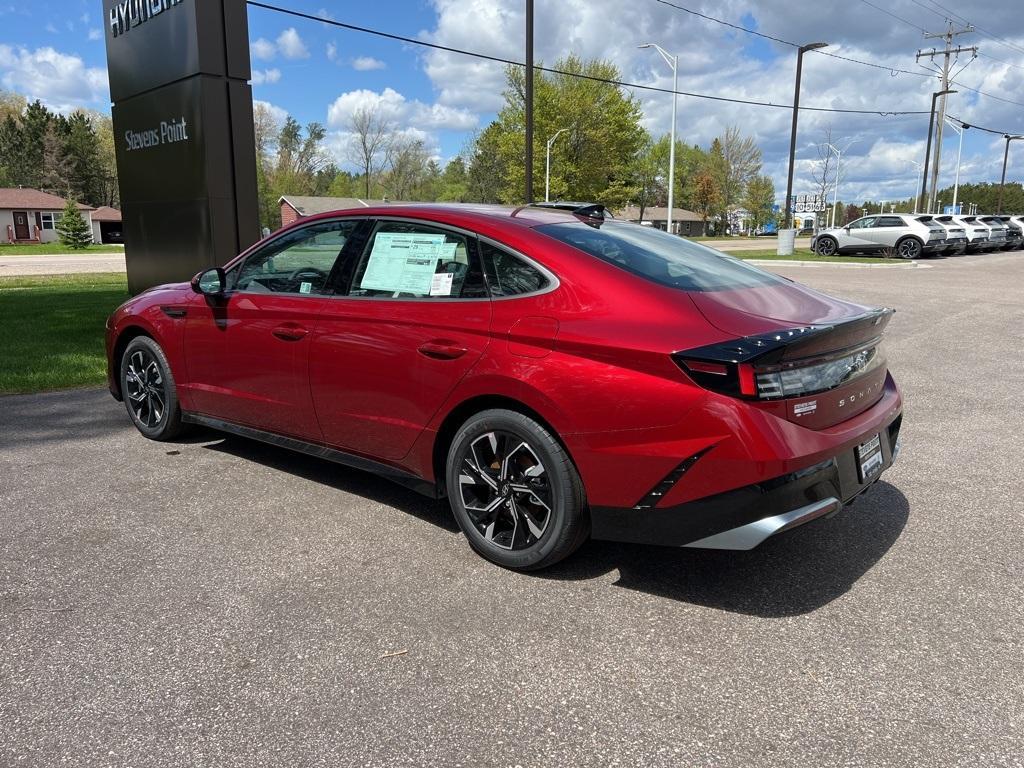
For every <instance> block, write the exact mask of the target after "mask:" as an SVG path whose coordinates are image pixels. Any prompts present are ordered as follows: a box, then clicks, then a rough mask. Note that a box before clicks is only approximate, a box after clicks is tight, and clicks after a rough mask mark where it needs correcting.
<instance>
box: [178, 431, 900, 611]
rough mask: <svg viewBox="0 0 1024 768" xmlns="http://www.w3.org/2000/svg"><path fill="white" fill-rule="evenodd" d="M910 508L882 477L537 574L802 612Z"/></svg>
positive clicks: (222, 438) (287, 459)
mask: <svg viewBox="0 0 1024 768" xmlns="http://www.w3.org/2000/svg"><path fill="white" fill-rule="evenodd" d="M195 438H196V442H202V441H203V438H205V439H206V440H210V441H213V442H210V443H209V444H207V445H205V446H204V447H205V448H207V449H209V450H213V451H220V452H223V453H228V454H231V455H232V456H237V457H238V458H240V459H243V460H246V461H256V462H259V463H260V464H263V465H264V466H267V467H271V468H273V469H276V470H279V471H281V472H286V473H288V474H291V475H295V476H298V477H302V478H305V479H307V480H309V481H311V482H315V483H321V484H324V485H327V486H330V487H332V488H336V489H338V490H340V491H344V492H345V493H351V494H354V495H357V496H361V497H363V498H365V499H372V500H373V501H376V502H378V503H380V504H386V505H388V506H390V507H393V508H394V509H397V510H400V511H402V512H404V513H406V514H410V515H413V516H414V517H416V518H418V519H420V520H423V521H425V522H429V523H432V524H434V525H436V526H438V527H439V528H441V529H443V530H445V531H448V532H451V533H458V532H459V528H458V525H457V524H456V523H455V520H454V518H453V517H452V514H451V512H450V511H449V509H448V504H447V502H446V501H443V500H442V501H435V500H432V499H428V498H426V497H425V496H422V495H420V494H418V493H416V492H415V491H412V490H409V489H407V488H404V487H402V486H399V485H397V484H395V483H393V482H391V481H389V480H385V479H384V478H381V477H378V476H377V475H374V474H371V473H369V472H363V471H361V470H357V469H350V468H348V467H344V466H341V465H338V464H334V463H332V462H329V461H326V460H323V459H316V458H312V457H309V456H306V455H304V454H300V453H294V452H292V451H289V450H286V449H284V448H278V447H276V446H272V445H267V444H265V443H260V442H257V441H254V440H248V439H246V438H242V437H235V436H229V435H224V434H222V433H218V432H212V431H207V430H203V431H202V432H201V433H197V434H196V435H195ZM909 515H910V505H909V503H908V502H907V499H906V497H905V496H904V495H903V494H902V493H901V492H900V490H899V489H897V488H896V487H895V486H892V485H890V484H889V483H886V482H882V481H880V482H878V483H876V484H875V485H874V486H873V487H872V488H871V489H870V490H868V491H867V492H866V493H865V494H863V495H862V496H861V497H859V498H858V499H857V500H856V502H855V503H854V504H852V505H851V506H848V507H846V508H845V509H843V510H842V511H841V512H840V513H839V514H838V515H835V516H834V517H831V518H829V519H821V520H816V521H814V522H812V523H809V524H807V525H804V526H801V527H800V528H797V529H795V530H793V531H789V532H787V533H785V534H783V535H781V536H778V537H775V538H770V539H768V540H767V541H766V542H764V543H763V544H761V545H760V546H759V547H757V548H756V549H753V550H751V551H749V552H727V551H715V550H702V549H686V548H683V547H658V546H646V545H640V544H618V543H614V542H606V541H590V542H587V543H586V544H584V545H583V547H581V548H580V550H579V551H577V552H576V553H575V554H574V555H572V556H570V557H569V558H568V559H566V560H564V561H563V562H561V563H558V564H556V565H554V566H552V567H551V568H548V569H546V570H543V571H537V572H534V573H531V574H529V575H530V576H531V577H534V578H538V579H555V580H569V581H584V580H590V579H596V578H599V577H601V576H603V575H605V574H607V573H610V572H612V571H618V572H619V578H618V580H617V581H616V582H615V586H618V587H625V588H627V589H635V590H638V591H640V592H646V593H648V594H650V595H655V596H658V597H663V598H668V599H671V600H678V601H681V602H686V603H692V604H694V605H704V606H707V607H709V608H719V609H721V610H724V611H730V612H734V613H743V614H748V615H752V616H761V617H765V618H781V617H786V616H795V615H799V614H804V613H809V612H811V611H814V610H816V609H818V608H820V607H822V606H824V605H827V604H828V603H830V602H831V601H833V600H835V599H836V598H838V597H840V596H842V595H843V594H845V593H846V592H848V591H849V590H850V589H851V588H852V587H853V585H854V584H855V583H856V582H857V580H858V579H860V578H861V577H862V576H863V575H864V574H865V573H867V572H868V571H869V570H870V569H871V568H872V567H873V566H874V565H875V563H877V562H878V561H879V560H880V559H881V558H882V557H883V556H884V555H885V553H886V552H888V551H889V549H890V548H891V547H892V546H893V544H894V543H895V542H896V540H897V539H898V538H899V536H900V533H901V532H902V531H903V528H904V526H905V525H906V523H907V520H908V518H909ZM467 546H468V545H467ZM495 567H497V566H495Z"/></svg>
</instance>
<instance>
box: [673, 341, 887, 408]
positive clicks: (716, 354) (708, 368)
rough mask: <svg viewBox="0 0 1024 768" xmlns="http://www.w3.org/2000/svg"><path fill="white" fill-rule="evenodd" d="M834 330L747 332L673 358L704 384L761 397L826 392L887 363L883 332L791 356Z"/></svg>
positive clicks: (738, 395) (722, 391) (731, 392)
mask: <svg viewBox="0 0 1024 768" xmlns="http://www.w3.org/2000/svg"><path fill="white" fill-rule="evenodd" d="M828 330H830V329H824V328H821V327H814V326H812V327H809V328H799V329H793V330H789V331H783V332H780V333H777V334H770V335H765V336H759V337H747V338H744V339H736V340H734V341H729V342H725V343H723V344H716V345H711V346H707V347H701V348H700V349H695V350H689V351H686V352H679V353H677V354H675V355H673V358H674V359H675V361H676V363H678V365H679V366H680V367H681V368H682V369H683V370H684V371H685V372H686V373H687V374H688V375H689V376H690V378H692V379H693V380H694V381H695V382H696V383H697V384H699V385H700V386H702V387H704V388H706V389H710V390H712V391H714V392H720V393H721V394H725V395H730V396H733V397H744V398H751V399H757V400H778V399H783V398H789V397H800V396H803V395H810V394H814V393H816V392H824V391H826V390H829V389H834V388H835V387H838V386H840V385H841V384H843V383H845V382H847V381H850V380H851V379H854V378H856V377H858V376H861V375H863V374H864V373H866V372H868V371H869V370H873V369H875V368H876V367H877V366H878V365H884V359H883V358H882V357H881V355H880V354H879V351H878V342H879V338H878V337H875V338H872V339H871V340H870V341H869V342H867V343H862V344H860V345H858V346H856V347H852V348H851V347H848V348H847V349H844V350H839V351H836V352H827V353H818V354H813V355H809V356H807V357H798V358H796V359H787V348H791V349H792V348H793V347H794V346H798V345H799V344H800V343H802V342H803V343H806V341H808V340H809V339H810V337H812V336H815V335H818V334H821V333H823V332H827V331H828Z"/></svg>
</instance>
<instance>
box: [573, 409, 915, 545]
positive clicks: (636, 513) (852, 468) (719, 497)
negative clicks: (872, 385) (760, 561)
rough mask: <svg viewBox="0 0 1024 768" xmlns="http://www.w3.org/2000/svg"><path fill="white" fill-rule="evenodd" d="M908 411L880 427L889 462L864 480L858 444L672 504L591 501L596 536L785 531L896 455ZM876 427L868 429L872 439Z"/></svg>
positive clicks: (714, 539)
mask: <svg viewBox="0 0 1024 768" xmlns="http://www.w3.org/2000/svg"><path fill="white" fill-rule="evenodd" d="M901 421H902V414H901V413H897V414H896V415H895V416H894V417H893V418H892V419H891V420H890V421H889V422H888V423H886V424H884V425H883V426H882V427H881V429H880V430H879V432H878V434H879V436H880V443H881V451H882V459H883V463H882V469H881V471H880V472H879V473H878V474H876V475H874V476H873V477H871V478H870V479H868V480H867V481H866V482H862V481H861V479H860V476H859V469H858V460H857V456H856V449H855V448H847V449H845V450H843V451H841V452H840V453H837V454H836V455H835V456H832V457H831V458H828V459H826V460H824V461H820V462H818V463H817V464H814V465H813V466H810V467H806V468H804V469H801V470H798V471H796V472H791V473H789V474H787V475H783V476H781V477H775V478H772V479H770V480H766V481H764V482H760V483H756V484H754V485H748V486H744V487H742V488H736V489H734V490H731V491H727V492H725V493H720V494H716V495H714V496H709V497H706V498H703V499H697V500H696V501H690V502H686V503H683V504H678V505H675V506H670V507H653V508H646V509H643V508H626V509H623V508H611V507H593V508H591V529H592V530H591V535H592V536H593V538H595V539H604V540H610V541H621V542H632V543H640V544H662V545H667V546H688V547H704V548H711V549H752V548H753V547H756V546H757V545H758V544H760V543H761V542H762V541H764V540H765V539H767V538H768V537H769V536H773V535H775V534H777V533H781V532H782V531H786V530H790V529H792V528H795V527H797V526H799V525H802V524H804V523H806V522H810V521H811V520H814V519H816V518H818V517H823V516H828V515H832V514H835V513H836V512H838V511H839V510H840V509H842V507H843V505H845V504H847V503H849V502H850V501H852V500H853V499H854V498H855V497H857V496H858V495H859V494H861V493H863V492H864V491H865V490H867V489H868V488H869V487H870V486H871V485H872V484H873V483H875V482H876V481H877V480H878V478H879V477H880V476H881V474H882V473H884V472H885V470H887V469H888V468H889V467H890V466H891V465H892V462H893V459H894V458H895V456H894V453H895V452H898V450H897V447H896V446H897V440H898V438H899V430H900V424H901ZM871 436H872V435H865V440H867V439H869V438H870V437H871Z"/></svg>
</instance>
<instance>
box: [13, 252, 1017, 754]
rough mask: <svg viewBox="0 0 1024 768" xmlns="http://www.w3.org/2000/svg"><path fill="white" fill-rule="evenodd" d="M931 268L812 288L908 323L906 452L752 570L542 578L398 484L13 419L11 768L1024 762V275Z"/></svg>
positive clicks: (36, 409) (616, 567) (38, 414)
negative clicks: (482, 551)
mask: <svg viewBox="0 0 1024 768" xmlns="http://www.w3.org/2000/svg"><path fill="white" fill-rule="evenodd" d="M927 264H928V267H927V268H916V269H896V270H887V269H838V268H834V267H823V266H822V267H815V268H784V269H780V270H779V271H780V272H782V273H784V274H786V275H787V276H790V277H793V278H794V279H797V280H800V281H803V282H806V283H809V284H811V285H813V286H815V287H817V288H821V289H824V290H826V291H829V292H832V293H835V294H838V295H842V296H844V297H849V298H853V299H857V300H861V301H863V302H866V303H875V304H886V305H891V306H895V307H896V308H897V309H898V312H897V314H896V316H895V318H894V319H893V321H892V323H891V324H890V326H889V329H890V330H889V341H888V344H887V351H888V355H889V359H890V367H891V369H892V370H893V372H894V375H895V376H896V377H897V379H898V381H899V382H900V384H901V385H902V386H903V388H904V396H905V400H906V411H905V414H906V415H905V418H904V427H903V454H902V455H901V457H900V459H899V461H898V463H897V464H896V465H895V466H894V467H893V468H892V470H891V471H889V472H888V473H887V474H886V475H885V476H884V478H883V480H882V481H881V482H879V483H878V484H877V485H876V486H875V488H874V489H872V491H871V492H870V493H869V494H868V495H867V496H866V497H864V498H862V499H860V500H859V501H858V502H857V503H856V504H855V505H854V506H852V507H850V508H848V509H846V510H844V512H843V513H842V514H840V515H839V516H837V517H835V518H832V519H830V520H825V521H818V522H816V523H814V524H811V525H809V526H807V527H805V528H801V529H798V530H796V531H793V532H791V533H789V534H786V535H785V536H783V537H780V538H778V539H774V540H769V541H768V542H767V543H766V544H765V545H763V546H762V547H761V548H759V549H757V550H754V551H752V552H749V553H728V552H700V551H695V550H674V549H661V548H653V547H640V546H623V545H613V544H605V543H590V544H588V545H586V546H585V547H584V548H583V549H582V550H581V551H580V552H579V553H578V554H577V555H576V556H575V557H574V558H573V559H571V560H570V561H567V562H566V563H564V564H562V565H560V566H557V567H556V568H554V569H552V570H549V571H546V572H543V573H541V574H537V575H520V574H517V573H512V572H508V571H503V570H501V569H499V568H497V567H495V566H492V565H489V564H487V563H485V562H484V561H483V560H482V559H480V558H479V557H477V556H476V555H475V554H473V553H472V552H471V551H470V549H469V548H468V547H467V546H466V545H465V544H464V542H463V540H462V538H461V536H460V535H459V534H458V533H457V531H456V529H455V526H454V523H453V521H452V520H451V518H450V517H449V515H448V514H447V511H446V509H445V508H444V507H443V506H441V505H440V504H438V503H435V502H430V501H426V500H424V499H422V498H421V497H419V496H417V495H415V494H413V493H411V492H408V491H405V490H403V489H401V488H399V487H397V486H392V485H391V484H389V483H387V482H386V481H383V480H379V479H376V478H374V477H372V476H369V475H365V474H361V473H359V472H356V471H353V470H347V469H344V468H341V467H337V466H334V465H331V464H326V463H321V462H318V461H316V460H313V459H310V458H306V457H302V456H297V455H292V454H289V453H287V452H285V451H283V450H279V449H275V448H271V447H267V446H263V445H260V444H256V443H252V442H248V441H246V440H243V439H240V438H221V437H219V436H217V435H216V434H214V433H210V432H204V433H200V434H197V435H195V436H194V437H192V438H191V439H189V440H188V441H186V442H181V443H175V444H158V443H153V442H149V441H146V440H144V439H143V438H142V437H141V436H139V435H138V434H137V433H136V432H135V430H134V429H133V428H132V427H131V425H130V423H129V421H128V418H127V416H126V415H125V413H124V411H123V408H122V406H121V405H120V404H118V403H116V402H114V401H113V400H112V399H111V398H110V397H109V395H107V394H106V393H105V392H100V391H78V392H69V393H56V394H46V395H37V396H24V397H7V398H0V765H2V766H56V765H62V766H65V765H66V766H264V765H275V766H421V765H422V766H454V765H461V766H515V765H520V766H542V765H543V766H575V765H579V766H591V765H594V766H641V765H643V766H788V765H800V766H872V767H878V766H921V765H927V766H1020V765H1024V647H1022V630H1021V628H1022V626H1024V558H1022V552H1024V512H1022V506H1024V502H1022V491H1024V458H1022V456H1024V417H1022V415H1021V414H1022V411H1021V405H1020V395H1021V392H1024V353H1022V351H1021V338H1022V337H1021V328H1022V327H1024V253H1014V254H999V255H980V256H966V257H960V258H950V259H942V260H930V261H928V262H927ZM393 654H397V655H393Z"/></svg>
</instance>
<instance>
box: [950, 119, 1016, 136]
mask: <svg viewBox="0 0 1024 768" xmlns="http://www.w3.org/2000/svg"><path fill="white" fill-rule="evenodd" d="M949 117H950V119H952V120H956V121H957V122H958V123H960V125H969V126H970V127H971V130H972V131H984V132H985V133H994V134H996V135H997V136H1007V135H1010V136H1013V135H1015V134H1014V133H1013V131H997V130H996V129H995V128H983V127H982V126H980V125H975V124H974V123H966V122H965V121H963V120H961V119H960V118H959V117H956V116H955V115H950V116H949Z"/></svg>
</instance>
